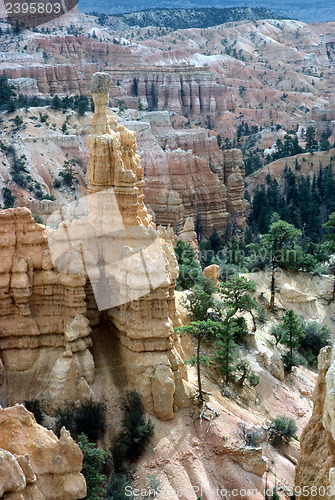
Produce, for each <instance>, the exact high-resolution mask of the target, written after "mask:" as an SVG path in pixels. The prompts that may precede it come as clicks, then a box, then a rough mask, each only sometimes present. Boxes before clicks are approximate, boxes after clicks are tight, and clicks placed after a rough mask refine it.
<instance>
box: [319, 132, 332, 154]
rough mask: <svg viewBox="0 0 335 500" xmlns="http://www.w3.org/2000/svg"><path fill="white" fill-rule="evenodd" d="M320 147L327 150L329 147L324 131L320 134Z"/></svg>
mask: <svg viewBox="0 0 335 500" xmlns="http://www.w3.org/2000/svg"><path fill="white" fill-rule="evenodd" d="M320 149H321V151H328V150H329V149H330V143H329V141H328V136H327V133H326V132H325V131H323V132H322V134H321V141H320Z"/></svg>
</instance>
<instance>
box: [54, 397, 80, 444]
mask: <svg viewBox="0 0 335 500" xmlns="http://www.w3.org/2000/svg"><path fill="white" fill-rule="evenodd" d="M75 412H76V408H75V406H74V405H73V404H72V405H70V404H69V403H66V404H65V406H64V407H63V408H57V410H56V424H55V434H56V436H57V437H59V436H60V431H61V428H62V427H65V429H66V430H68V431H69V432H70V434H71V436H72V437H73V436H74V435H75V432H76V426H75V420H74V416H75Z"/></svg>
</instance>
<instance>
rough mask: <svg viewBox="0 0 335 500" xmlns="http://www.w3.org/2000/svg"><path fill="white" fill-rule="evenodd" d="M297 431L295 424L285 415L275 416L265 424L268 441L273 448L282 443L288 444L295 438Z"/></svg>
mask: <svg viewBox="0 0 335 500" xmlns="http://www.w3.org/2000/svg"><path fill="white" fill-rule="evenodd" d="M297 431H298V427H297V424H296V423H295V421H294V420H293V418H291V417H288V416H287V415H277V416H276V417H275V418H273V419H272V420H271V421H269V422H268V424H267V433H268V437H269V441H270V443H271V444H273V445H274V446H279V445H281V444H282V443H284V442H286V443H289V442H290V441H291V440H292V439H293V438H296V433H297Z"/></svg>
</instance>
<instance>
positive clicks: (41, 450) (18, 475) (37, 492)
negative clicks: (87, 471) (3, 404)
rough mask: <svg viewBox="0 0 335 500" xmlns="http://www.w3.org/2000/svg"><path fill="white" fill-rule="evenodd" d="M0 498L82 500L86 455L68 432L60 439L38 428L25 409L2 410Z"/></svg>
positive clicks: (84, 493)
mask: <svg viewBox="0 0 335 500" xmlns="http://www.w3.org/2000/svg"><path fill="white" fill-rule="evenodd" d="M0 426H1V433H0V498H3V499H4V500H65V499H66V500H77V499H78V500H79V499H80V498H85V497H86V483H85V479H84V476H82V474H80V471H81V469H82V463H83V455H82V452H81V451H80V449H79V446H78V445H77V444H76V443H75V442H74V441H73V439H72V438H71V436H70V434H69V432H68V431H66V430H65V429H62V431H61V436H60V439H58V438H57V437H56V436H55V434H54V433H53V432H52V431H50V430H47V429H45V428H44V427H42V426H41V425H38V424H37V423H36V421H35V418H34V416H33V414H32V413H30V412H28V411H27V410H26V408H25V407H24V406H21V405H16V406H14V407H11V408H6V409H4V408H0Z"/></svg>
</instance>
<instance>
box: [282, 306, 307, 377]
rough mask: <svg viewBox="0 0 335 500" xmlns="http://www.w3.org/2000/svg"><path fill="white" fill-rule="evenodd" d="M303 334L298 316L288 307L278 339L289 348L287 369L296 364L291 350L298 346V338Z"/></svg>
mask: <svg viewBox="0 0 335 500" xmlns="http://www.w3.org/2000/svg"><path fill="white" fill-rule="evenodd" d="M304 336H305V333H304V329H303V327H302V324H301V320H300V318H299V317H298V316H297V315H296V314H295V312H294V311H293V310H292V309H289V310H288V311H286V313H285V315H284V318H283V334H282V336H281V339H280V341H279V342H280V343H281V344H284V345H286V346H287V347H288V348H289V350H290V352H289V356H288V357H287V358H286V360H287V361H286V365H287V369H288V370H289V371H291V369H292V367H293V366H295V364H296V363H295V361H294V357H293V350H294V349H297V348H298V347H299V345H300V339H302V338H303V337H304Z"/></svg>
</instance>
